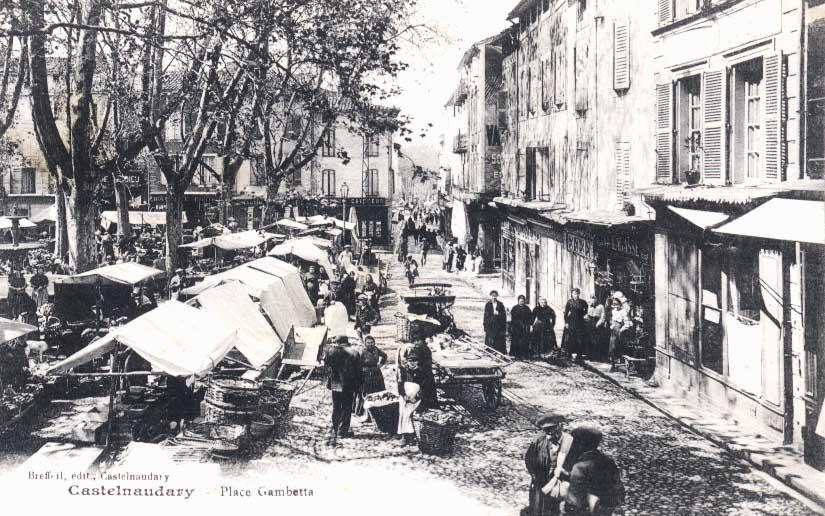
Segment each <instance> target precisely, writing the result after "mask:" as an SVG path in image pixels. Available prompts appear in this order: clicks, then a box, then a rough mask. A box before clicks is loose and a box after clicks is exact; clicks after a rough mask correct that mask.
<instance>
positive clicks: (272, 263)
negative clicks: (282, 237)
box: [244, 256, 301, 277]
mask: <svg viewBox="0 0 825 516" xmlns="http://www.w3.org/2000/svg"><path fill="white" fill-rule="evenodd" d="M244 267H250V268H252V269H257V270H259V271H262V272H265V273H267V274H272V275H273V276H278V277H283V276H285V275H288V274H296V275H298V276H299V277H300V274H301V271H300V270H298V267H296V266H294V265H292V264H291V263H286V262H285V261H282V260H279V259H277V258H275V257H273V256H265V257H263V258H258V259H257V260H252V261H251V262H248V263H245V264H244Z"/></svg>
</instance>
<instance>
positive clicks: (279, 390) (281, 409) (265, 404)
mask: <svg viewBox="0 0 825 516" xmlns="http://www.w3.org/2000/svg"><path fill="white" fill-rule="evenodd" d="M261 390H262V396H261V399H260V402H259V404H258V414H260V415H262V416H270V417H271V418H272V422H273V424H274V427H275V428H276V429H280V428H282V427H283V425H284V423H285V422H286V421H287V418H288V415H289V405H290V403H292V396H293V395H294V394H295V386H294V385H293V384H291V383H289V382H283V381H280V380H264V382H263V385H262V387H261Z"/></svg>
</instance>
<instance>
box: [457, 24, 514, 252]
mask: <svg viewBox="0 0 825 516" xmlns="http://www.w3.org/2000/svg"><path fill="white" fill-rule="evenodd" d="M507 38H509V34H508V33H507V31H505V32H502V33H501V34H498V35H496V36H492V37H490V38H486V39H483V40H481V41H478V42H476V43H474V44H473V45H471V46H470V48H469V49H468V50H467V51H466V52H465V53H464V56H463V57H462V59H461V62H460V63H459V66H458V72H459V73H458V75H459V82H458V86H457V88H456V91H455V92H454V93H453V95H452V97H451V98H450V100H449V101H448V102H447V105H446V106H445V107H446V109H447V110H452V111H453V114H452V117H453V119H454V120H455V121H457V122H458V123H457V124H455V131H454V132H453V134H452V135H451V136H452V141H451V143H452V151H453V153H454V154H455V155H457V157H458V159H457V160H454V162H453V163H452V164H451V166H450V176H451V177H450V185H451V189H450V197H451V199H450V200H451V201H452V202H451V204H450V208H451V213H450V215H451V221H452V224H451V233H452V236H453V237H456V238H458V239H459V240H460V241H461V243H462V244H463V245H467V247H468V248H469V250H474V249H478V250H480V251H481V253H482V256H483V258H484V263H485V264H487V265H488V267H489V266H491V265H492V266H495V265H497V264H499V263H500V260H501V247H500V229H499V223H498V217H497V215H498V214H497V212H496V210H495V209H494V208H491V207H490V206H489V202H490V201H492V200H493V198H494V197H496V196H497V195H498V194H499V193H500V190H501V139H502V138H501V135H502V130H503V129H504V127H505V126H504V124H505V122H506V120H505V117H506V98H504V97H503V95H502V94H501V91H502V70H501V67H502V57H503V56H502V42H503V41H504V40H505V39H507Z"/></svg>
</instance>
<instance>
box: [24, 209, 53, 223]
mask: <svg viewBox="0 0 825 516" xmlns="http://www.w3.org/2000/svg"><path fill="white" fill-rule="evenodd" d="M29 219H31V221H32V222H34V223H36V224H40V223H41V222H57V205H55V204H52V205H51V206H49V207H48V208H43V209H42V210H40V211H38V212H37V213H35V214H34V215H32V216H31V217H29Z"/></svg>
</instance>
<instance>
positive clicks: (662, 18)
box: [659, 0, 673, 25]
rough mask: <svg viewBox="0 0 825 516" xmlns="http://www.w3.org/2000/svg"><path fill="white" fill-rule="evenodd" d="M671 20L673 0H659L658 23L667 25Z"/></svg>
mask: <svg viewBox="0 0 825 516" xmlns="http://www.w3.org/2000/svg"><path fill="white" fill-rule="evenodd" d="M672 20H673V0H659V25H667V24H668V23H670V22H671V21H672Z"/></svg>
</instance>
